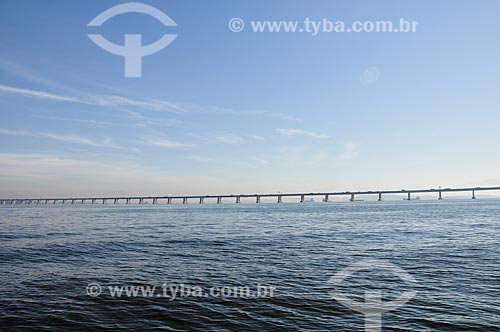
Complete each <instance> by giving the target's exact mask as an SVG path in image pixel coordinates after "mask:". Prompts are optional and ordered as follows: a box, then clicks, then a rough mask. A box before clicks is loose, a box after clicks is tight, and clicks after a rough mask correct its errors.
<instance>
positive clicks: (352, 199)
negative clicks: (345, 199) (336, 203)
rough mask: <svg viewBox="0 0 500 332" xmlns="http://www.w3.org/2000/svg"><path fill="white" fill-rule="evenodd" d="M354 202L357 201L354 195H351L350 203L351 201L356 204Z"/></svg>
mask: <svg viewBox="0 0 500 332" xmlns="http://www.w3.org/2000/svg"><path fill="white" fill-rule="evenodd" d="M354 200H355V197H354V194H351V199H350V201H351V202H354Z"/></svg>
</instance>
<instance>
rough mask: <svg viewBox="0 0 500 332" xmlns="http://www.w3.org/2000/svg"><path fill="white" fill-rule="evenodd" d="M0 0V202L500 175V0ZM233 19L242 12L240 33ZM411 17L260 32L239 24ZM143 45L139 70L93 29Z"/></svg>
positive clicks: (466, 181)
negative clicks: (366, 29)
mask: <svg viewBox="0 0 500 332" xmlns="http://www.w3.org/2000/svg"><path fill="white" fill-rule="evenodd" d="M121 3H125V1H102V0H95V1H94V0H85V1H83V0H81V1H62V0H52V1H34V0H33V1H28V0H3V1H2V2H0V18H1V19H0V196H3V197H12V196H52V195H90V196H91V195H113V194H181V193H186V194H195V193H196V194H202V193H226V192H231V193H232V192H276V191H316V190H318V191H319V190H334V191H336V190H355V189H370V190H372V189H374V190H375V189H400V188H410V187H415V188H416V187H418V188H420V187H423V188H425V187H437V186H440V185H441V186H444V187H451V186H462V185H499V184H500V176H499V175H498V169H497V168H498V165H499V164H500V152H499V150H498V142H499V141H500V131H499V130H498V129H497V127H498V124H499V123H500V101H499V98H498V95H499V94H498V87H499V86H500V65H499V62H498V59H500V45H499V43H498V36H499V34H500V21H499V20H498V13H499V12H500V3H499V2H498V1H493V0H492V1H460V2H457V1H404V2H403V1H326V0H325V1H314V2H312V1H305V0H303V1H229V0H227V1H218V0H217V1H201V0H200V1H190V0H182V1H173V0H172V1H170V0H163V1H160V0H158V1H142V3H145V4H149V5H151V6H154V7H156V8H158V9H159V10H161V11H163V12H165V13H167V14H168V15H169V16H170V17H171V18H172V19H173V20H174V21H175V22H176V23H177V25H178V26H177V27H165V26H163V25H162V24H161V23H160V22H158V21H157V20H155V19H154V18H152V17H150V16H147V15H143V14H133V13H131V14H123V15H121V16H117V17H115V18H113V19H111V20H109V21H108V22H106V23H105V24H104V25H103V26H101V27H87V24H88V23H89V22H90V21H91V20H92V19H93V18H94V17H96V16H97V15H98V14H99V13H101V12H102V11H104V10H106V9H108V8H110V7H112V6H115V5H118V4H121ZM233 17H239V18H242V19H243V20H244V21H245V22H247V26H246V28H245V30H243V31H242V32H239V33H234V32H231V31H230V30H229V29H228V21H229V20H230V19H231V18H233ZM305 18H310V19H311V20H321V19H322V18H327V19H329V20H332V21H339V20H342V21H346V22H352V21H356V20H362V21H365V20H372V21H376V20H390V21H394V22H398V21H399V19H400V18H404V19H406V20H414V21H418V22H419V25H418V30H417V32H415V33H358V34H356V33H344V34H341V33H340V34H339V33H337V34H335V33H322V34H318V35H316V36H311V35H310V34H307V33H284V32H281V33H269V32H268V33H255V32H252V31H250V28H249V24H248V22H250V21H251V20H298V21H303V20H304V19H305ZM89 33H100V34H102V35H103V36H104V37H105V38H107V39H109V40H110V41H112V42H114V43H116V44H123V40H124V34H126V33H128V34H131V33H135V34H142V36H143V37H142V38H143V41H144V43H145V44H147V43H151V42H154V41H156V40H157V39H159V38H160V37H161V36H163V35H164V34H166V33H173V34H177V35H178V37H177V38H176V40H174V42H172V43H171V44H170V45H169V46H167V47H166V48H165V49H163V50H161V51H160V52H158V53H156V54H153V55H150V56H147V57H144V58H143V65H142V74H143V76H142V77H141V78H125V77H124V64H123V58H122V57H120V56H116V55H112V54H110V53H108V52H106V51H104V50H103V49H101V48H100V47H98V46H97V45H95V44H94V43H93V42H92V41H91V40H90V39H89V38H88V37H87V34H89Z"/></svg>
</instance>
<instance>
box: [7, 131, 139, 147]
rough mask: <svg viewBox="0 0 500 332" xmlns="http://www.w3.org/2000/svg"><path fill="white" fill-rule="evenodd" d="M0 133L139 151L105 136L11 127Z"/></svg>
mask: <svg viewBox="0 0 500 332" xmlns="http://www.w3.org/2000/svg"><path fill="white" fill-rule="evenodd" d="M0 135H10V136H25V137H35V138H48V139H52V140H56V141H60V142H64V143H70V144H80V145H89V146H95V147H101V148H113V149H124V150H132V151H135V152H138V150H137V149H133V148H128V147H123V146H118V145H115V144H114V143H113V140H112V139H111V138H109V137H105V138H104V139H103V140H102V141H94V140H91V139H89V138H87V137H83V136H79V135H64V134H58V133H47V132H34V131H26V130H10V129H0Z"/></svg>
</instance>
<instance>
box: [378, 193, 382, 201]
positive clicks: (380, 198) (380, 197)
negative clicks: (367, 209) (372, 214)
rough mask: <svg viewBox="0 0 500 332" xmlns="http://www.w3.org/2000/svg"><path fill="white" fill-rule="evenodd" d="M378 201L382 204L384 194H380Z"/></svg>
mask: <svg viewBox="0 0 500 332" xmlns="http://www.w3.org/2000/svg"><path fill="white" fill-rule="evenodd" d="M378 201H379V202H382V193H378Z"/></svg>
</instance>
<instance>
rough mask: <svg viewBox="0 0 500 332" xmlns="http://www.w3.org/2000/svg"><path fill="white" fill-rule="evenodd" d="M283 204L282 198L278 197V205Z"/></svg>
mask: <svg viewBox="0 0 500 332" xmlns="http://www.w3.org/2000/svg"><path fill="white" fill-rule="evenodd" d="M281 202H282V196H281V195H278V203H281Z"/></svg>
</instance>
